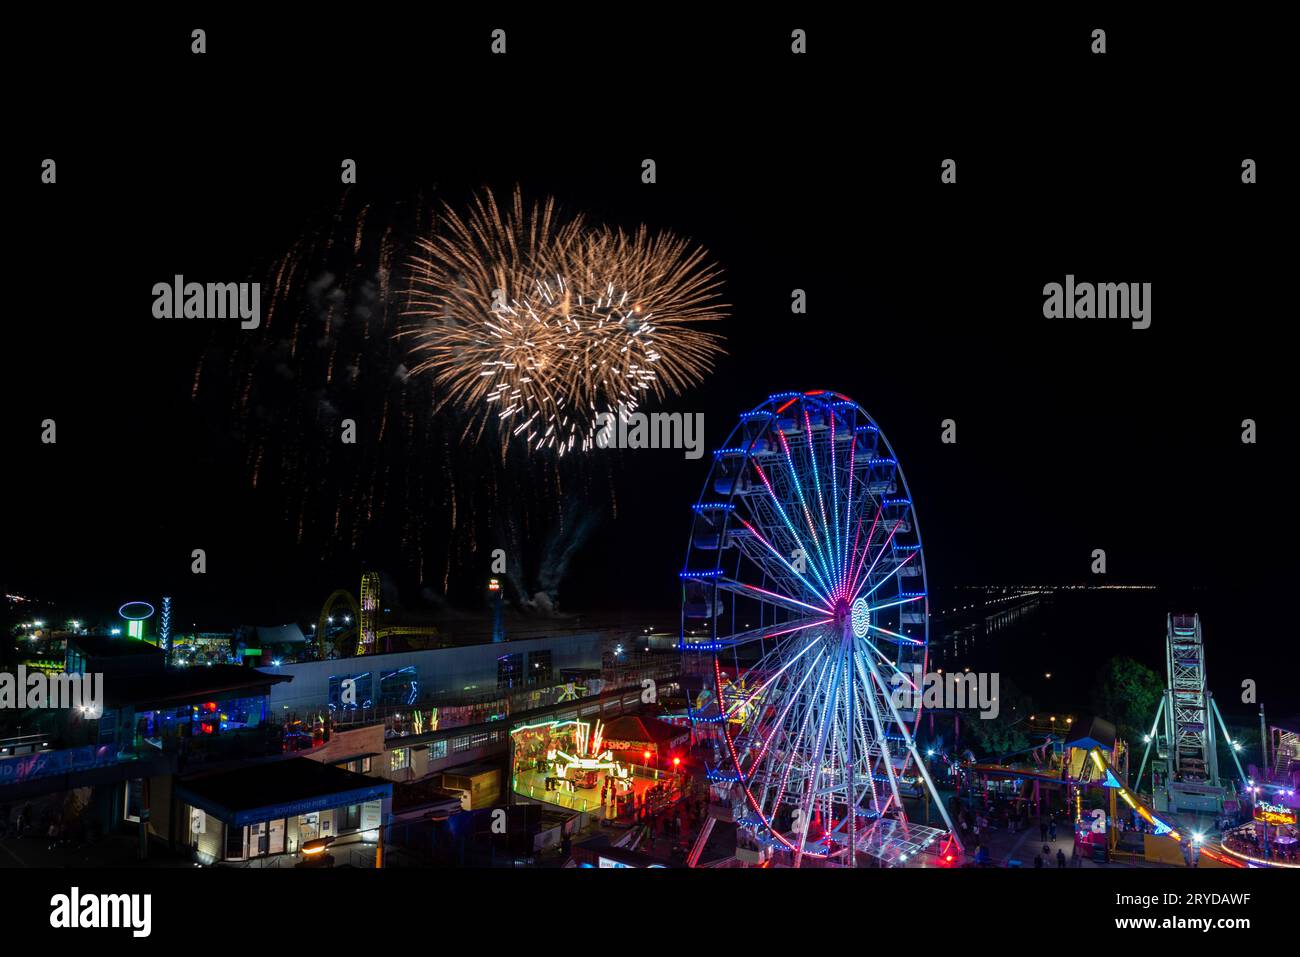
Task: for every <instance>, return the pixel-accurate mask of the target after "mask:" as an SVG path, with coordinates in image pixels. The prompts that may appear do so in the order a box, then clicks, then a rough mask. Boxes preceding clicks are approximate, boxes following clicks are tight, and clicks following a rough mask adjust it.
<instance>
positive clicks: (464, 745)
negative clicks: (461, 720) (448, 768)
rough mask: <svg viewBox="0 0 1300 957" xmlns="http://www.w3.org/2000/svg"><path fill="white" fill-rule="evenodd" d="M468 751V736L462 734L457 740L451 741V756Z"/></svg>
mask: <svg viewBox="0 0 1300 957" xmlns="http://www.w3.org/2000/svg"><path fill="white" fill-rule="evenodd" d="M468 750H469V735H467V734H464V735H461V736H460V737H459V738H452V739H451V751H452V753H453V754H459V753H460V752H462V751H468Z"/></svg>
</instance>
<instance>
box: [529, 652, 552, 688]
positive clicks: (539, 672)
mask: <svg viewBox="0 0 1300 957" xmlns="http://www.w3.org/2000/svg"><path fill="white" fill-rule="evenodd" d="M553 677H554V675H553V674H552V672H551V650H550V649H549V648H546V649H543V650H542V651H530V652H529V653H528V683H529V684H533V685H540V684H549V683H550V681H551V679H552V678H553Z"/></svg>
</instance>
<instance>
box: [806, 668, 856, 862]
mask: <svg viewBox="0 0 1300 957" xmlns="http://www.w3.org/2000/svg"><path fill="white" fill-rule="evenodd" d="M843 655H844V649H843V647H842V646H841V648H840V653H839V656H837V657H836V659H835V666H834V667H833V668H832V669H831V678H830V680H829V681H826V682H823V687H821V688H818V689H816V691H820V692H821V696H820V697H821V702H820V703H821V708H820V719H819V722H818V728H817V744H816V745H815V746H814V748H813V766H812V774H811V775H809V777H808V783H807V786H806V787H805V789H804V798H803V803H802V804H801V805H800V810H801V811H802V814H801V815H800V821H799V824H800V827H799V846H798V848H797V850H796V851H795V855H794V866H795V867H798V866H799V864H800V861H801V859H802V857H803V853H804V845H805V844H807V842H808V825H809V824H811V823H812V820H811V817H812V815H811V811H812V805H813V800H814V798H815V797H816V796H817V786H818V784H820V783H821V774H822V763H823V760H824V758H825V756H826V734H827V732H828V731H829V729H830V722H831V719H830V716H831V712H832V711H833V709H834V707H835V696H836V695H837V694H839V684H840V683H839V670H840V669H839V663H840V660H841V659H842V658H843ZM816 691H815V692H814V695H816Z"/></svg>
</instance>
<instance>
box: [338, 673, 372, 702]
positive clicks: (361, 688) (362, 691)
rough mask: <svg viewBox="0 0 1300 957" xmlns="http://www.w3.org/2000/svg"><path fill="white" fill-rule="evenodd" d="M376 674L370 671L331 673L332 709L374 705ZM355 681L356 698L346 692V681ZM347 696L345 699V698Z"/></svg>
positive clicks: (353, 687) (353, 688)
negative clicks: (346, 673)
mask: <svg viewBox="0 0 1300 957" xmlns="http://www.w3.org/2000/svg"><path fill="white" fill-rule="evenodd" d="M373 679H374V676H373V675H372V674H371V673H370V672H369V671H366V672H363V673H361V674H353V675H330V710H331V711H333V710H336V709H342V710H345V711H351V710H352V709H354V708H370V707H373V706H374V697H373V696H374V690H373V688H372V687H371V686H372V685H373V684H374V680H373ZM349 681H351V682H354V684H353V686H352V690H353V691H354V692H355V698H354V697H353V696H352V695H348V694H346V692H347V690H348V689H347V685H346V684H345V683H346V682H349ZM345 697H346V698H347V700H346V701H344V698H345Z"/></svg>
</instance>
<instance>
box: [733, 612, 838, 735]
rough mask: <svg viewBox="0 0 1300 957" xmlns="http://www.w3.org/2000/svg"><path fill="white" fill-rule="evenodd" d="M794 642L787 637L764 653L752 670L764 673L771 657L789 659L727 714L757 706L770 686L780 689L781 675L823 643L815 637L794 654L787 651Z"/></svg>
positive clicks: (808, 626) (810, 625)
mask: <svg viewBox="0 0 1300 957" xmlns="http://www.w3.org/2000/svg"><path fill="white" fill-rule="evenodd" d="M829 621H830V619H826V620H825V621H815V622H812V623H811V624H808V625H804V626H803V627H804V628H811V627H813V626H814V625H824V624H827V623H828V622H829ZM793 642H794V639H791V638H787V639H786V641H785V642H783V643H782V644H781V646H779V647H777V648H773V649H772V650H771V651H769V652H768V653H767V654H766V655H764V656H763V658H761V659H760V660H759V662H758V664H756V665H755V666H754V667H753V668H752V669H751V670H752V671H754V672H756V673H758V674H763V673H764V672H765V670H766V668H765V665H766V664H767V662H768V660H769V659H772V660H775V661H779V660H781V659H782V658H788V659H789V660H787V661H786V663H785V664H783V665H781V667H780V668H778V669H777V671H776V672H775V673H773V674H772V675H771V676H770V677H768V678H767V679H765V680H764V681H763V683H762V684H761V685H759V686H758V687H757V688H755V689H754V690H753V691H752V692H749V693H748V695H747V697H744V698H741V699H739V700H738V701H737V702H736V703H735V704H734V705H732V706H731V707H730V708H728V709H727V710H726V714H728V715H731V714H733V713H734V712H737V711H743V710H744V709H745V708H748V707H751V706H757V705H758V704H759V703H760V702H759V701H758V699H759V696H760V695H762V694H764V693H765V692H767V691H768V689H769V688H771V689H773V690H774V692H775V690H778V689H779V686H778V685H777V682H778V681H779V680H780V678H781V676H782V675H784V674H785V673H786V672H787V671H789V670H790V669H791V668H793V667H794V666H795V665H796V664H798V663H799V660H800V659H801V658H803V656H804V655H806V654H807V653H808V652H809V651H812V650H813V649H814V648H817V647H819V646H820V644H821V642H820V640H819V639H817V638H816V637H814V638H813V640H811V641H809V642H808V643H807V644H805V645H804V647H803V648H802V649H801V650H799V651H797V652H795V653H793V654H790V652H789V651H787V647H788V645H789V644H791V643H793Z"/></svg>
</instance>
